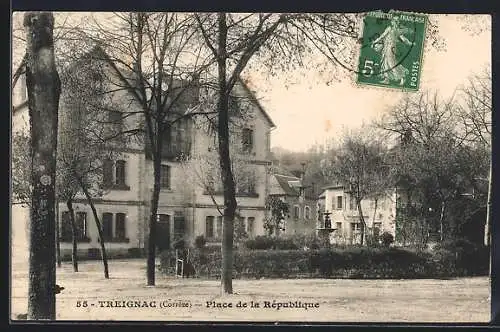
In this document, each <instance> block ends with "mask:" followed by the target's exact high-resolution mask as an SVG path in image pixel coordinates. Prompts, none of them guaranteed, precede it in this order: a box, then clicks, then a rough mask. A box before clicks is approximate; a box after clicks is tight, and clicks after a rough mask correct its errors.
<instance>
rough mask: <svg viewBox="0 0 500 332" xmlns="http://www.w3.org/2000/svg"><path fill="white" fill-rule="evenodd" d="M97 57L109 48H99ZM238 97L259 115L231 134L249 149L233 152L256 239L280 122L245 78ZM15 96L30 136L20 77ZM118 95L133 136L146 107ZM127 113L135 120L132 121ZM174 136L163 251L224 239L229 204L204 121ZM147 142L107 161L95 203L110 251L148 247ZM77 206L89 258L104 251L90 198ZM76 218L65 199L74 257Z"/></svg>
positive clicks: (161, 208) (115, 114) (119, 118)
mask: <svg viewBox="0 0 500 332" xmlns="http://www.w3.org/2000/svg"><path fill="white" fill-rule="evenodd" d="M93 52H103V51H102V50H100V49H98V48H96V49H95V50H94V51H93ZM104 55H105V54H104ZM90 57H92V53H91V54H90ZM96 58H99V59H101V60H102V59H104V60H102V61H104V62H105V63H104V66H103V68H104V69H103V70H106V71H107V73H108V74H109V75H115V76H121V77H123V75H118V74H119V69H118V68H117V67H116V66H115V65H114V64H113V63H109V61H108V62H106V61H107V60H106V59H108V58H107V57H105V56H103V54H102V53H101V54H98V57H96ZM63 88H64V87H63ZM191 92H192V93H190V94H189V96H190V97H189V98H192V100H188V101H186V100H184V101H183V102H181V106H180V107H179V109H180V112H184V111H185V108H186V107H188V105H187V104H189V103H191V104H192V103H193V102H196V99H197V98H198V96H197V95H196V94H198V93H199V89H193V91H191ZM232 94H233V95H235V96H238V97H242V98H244V99H245V100H247V101H248V104H249V105H250V106H249V107H247V109H246V112H247V113H248V114H250V115H251V116H248V117H246V118H245V121H242V122H241V121H240V124H239V125H237V124H236V123H238V121H234V122H231V128H230V130H231V138H232V139H233V141H234V142H233V145H232V147H233V146H239V147H241V148H242V149H237V148H234V149H233V150H234V151H239V152H241V153H242V154H243V157H242V158H239V157H235V158H236V159H239V160H240V161H241V160H243V162H241V166H240V168H242V169H243V170H242V171H238V170H235V177H236V182H237V185H236V187H237V188H236V189H237V197H236V198H237V203H238V209H237V215H238V218H239V221H240V222H241V223H243V224H244V225H245V231H246V232H247V234H248V235H249V236H255V235H260V234H264V232H265V230H264V227H263V225H264V218H265V215H266V210H265V198H266V196H267V195H268V182H269V178H268V173H269V172H268V168H269V165H270V164H271V163H270V158H269V157H270V131H271V129H272V128H273V127H275V125H274V124H273V122H272V120H271V119H270V117H269V115H268V114H267V113H266V112H265V110H264V109H263V108H262V106H261V105H260V104H259V102H258V101H257V100H256V98H255V97H254V95H253V93H252V92H251V91H250V89H249V88H248V87H247V86H246V85H245V84H244V83H243V82H242V81H241V80H240V81H239V82H238V84H237V85H236V86H235V88H234V89H233V92H232ZM13 96H14V97H13V109H14V112H13V132H16V131H24V132H27V131H29V118H28V111H27V104H26V87H25V83H24V78H22V77H21V79H20V80H19V83H18V85H17V87H16V91H14V92H13ZM110 98H112V99H113V100H114V101H115V104H121V105H122V107H120V108H116V109H114V110H112V111H106V112H107V117H108V118H109V120H110V122H112V123H113V125H114V126H117V127H119V128H120V129H121V130H123V131H126V130H127V129H129V128H133V127H137V125H138V124H141V123H144V119H143V118H142V115H141V112H140V110H141V109H140V105H139V104H138V102H137V100H134V96H133V95H132V93H130V92H128V91H124V90H123V89H121V90H119V89H117V91H116V92H114V93H113V94H112V96H111V97H110ZM71 105H72V104H71V101H68V100H66V99H65V98H61V102H60V107H59V113H60V128H61V125H62V126H64V124H65V123H67V121H66V122H65V121H64V119H65V117H66V118H71V117H73V115H74V110H73V109H72V106H71ZM135 111H136V112H135ZM120 112H122V113H120ZM124 113H127V114H131V115H127V116H124ZM248 114H247V115H248ZM168 135H169V136H168V137H165V142H166V143H165V145H164V149H163V155H162V161H161V170H162V172H161V191H160V197H159V205H158V216H157V218H158V219H157V220H158V226H157V231H156V239H157V244H158V247H159V248H160V249H165V248H169V247H171V246H172V244H173V243H174V241H176V240H178V239H184V240H185V241H186V242H187V243H192V242H193V240H194V238H195V237H196V236H199V235H203V236H205V238H206V239H207V241H208V242H213V243H216V242H218V241H219V240H220V237H221V228H222V227H221V226H222V217H221V214H220V212H219V211H220V210H222V208H221V207H222V206H223V197H222V191H221V190H220V188H221V185H220V183H219V182H218V179H219V178H220V175H218V173H217V171H218V167H217V165H218V163H217V162H216V160H213V158H216V156H217V155H216V154H214V153H215V152H216V151H214V147H215V145H214V142H216V138H215V136H214V135H213V134H211V133H208V132H207V131H206V130H205V127H204V125H203V123H202V121H201V120H200V121H198V120H197V119H196V117H194V118H186V119H185V120H182V121H177V122H176V124H175V125H172V127H171V130H169V131H168ZM146 142H147V140H132V141H130V142H129V141H127V143H126V144H124V145H118V146H116V148H115V150H116V151H115V153H114V158H113V160H105V161H103V165H102V169H103V179H102V181H103V188H104V189H105V190H104V191H103V195H102V196H99V197H96V198H95V199H94V202H95V206H96V209H97V214H98V216H99V217H100V219H101V223H102V229H103V235H104V238H105V239H106V247H107V248H108V249H109V251H110V252H122V253H127V252H130V251H134V250H137V249H140V250H142V249H143V248H146V247H147V239H148V236H147V235H148V220H149V215H150V206H151V196H152V190H153V164H152V160H151V155H150V153H149V152H150V147H149V146H148V144H146ZM179 156H187V157H188V158H179ZM211 159H212V160H211ZM214 161H215V162H214ZM207 165H208V166H210V165H212V166H213V167H208V166H207ZM210 179H211V180H210ZM210 188H212V189H211V190H210ZM74 201H75V203H74V209H75V216H76V224H77V228H78V238H79V241H78V242H79V243H78V248H79V252H80V254H82V255H86V254H87V253H89V254H90V253H92V254H97V250H98V248H99V242H98V231H97V227H96V224H95V222H94V217H93V214H92V211H91V208H90V206H89V205H88V204H87V201H86V199H85V196H83V195H82V194H80V193H79V194H78V195H77V196H76V198H75V200H74ZM27 215H28V214H27V213H26V210H24V211H21V209H19V208H16V209H15V211H13V218H12V219H13V223H16V224H17V225H18V226H17V228H18V229H20V228H19V225H20V224H23V225H25V223H22V222H21V220H26V219H27ZM68 217H69V215H68V208H67V206H66V204H65V202H63V201H60V202H59V205H58V221H59V225H60V227H59V230H60V239H61V252H62V254H63V255H66V254H69V252H70V250H71V243H70V242H71V228H70V223H69V218H68ZM23 227H24V226H23ZM18 233H19V232H18Z"/></svg>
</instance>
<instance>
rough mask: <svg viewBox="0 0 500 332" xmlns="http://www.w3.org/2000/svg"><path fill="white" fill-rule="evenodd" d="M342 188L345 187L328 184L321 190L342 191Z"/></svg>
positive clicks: (338, 184) (339, 184)
mask: <svg viewBox="0 0 500 332" xmlns="http://www.w3.org/2000/svg"><path fill="white" fill-rule="evenodd" d="M344 187H345V186H344V185H343V184H341V183H338V182H337V183H333V184H329V185H327V186H324V187H323V188H321V189H323V190H327V189H342V188H344Z"/></svg>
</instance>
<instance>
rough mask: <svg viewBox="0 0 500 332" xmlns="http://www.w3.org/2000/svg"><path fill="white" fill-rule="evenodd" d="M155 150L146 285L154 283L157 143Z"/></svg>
mask: <svg viewBox="0 0 500 332" xmlns="http://www.w3.org/2000/svg"><path fill="white" fill-rule="evenodd" d="M158 141H160V140H158ZM156 146H157V151H153V154H155V155H153V177H154V183H153V195H152V197H151V211H150V215H149V236H148V238H149V240H148V258H147V285H148V286H154V285H155V269H156V266H155V263H156V262H155V261H156V221H157V218H158V200H159V199H160V189H161V146H160V144H158V143H157V145H156Z"/></svg>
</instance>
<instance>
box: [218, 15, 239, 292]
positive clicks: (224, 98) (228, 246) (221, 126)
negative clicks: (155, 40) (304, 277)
mask: <svg viewBox="0 0 500 332" xmlns="http://www.w3.org/2000/svg"><path fill="white" fill-rule="evenodd" d="M218 24H219V36H218V47H217V49H218V57H217V67H218V89H219V91H218V101H217V111H218V127H217V133H218V141H219V142H218V143H219V145H218V150H219V163H220V168H221V178H222V184H223V187H224V220H223V225H222V248H221V250H222V272H221V287H222V289H221V291H222V294H232V293H233V240H234V217H235V214H236V207H237V203H236V198H235V183H234V177H233V172H232V170H231V157H230V154H229V111H228V110H229V104H228V101H229V92H230V91H228V85H227V77H226V69H227V68H226V58H227V52H226V43H227V24H226V14H224V13H219V14H218Z"/></svg>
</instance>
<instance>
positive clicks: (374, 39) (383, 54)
mask: <svg viewBox="0 0 500 332" xmlns="http://www.w3.org/2000/svg"><path fill="white" fill-rule="evenodd" d="M426 22H427V17H426V16H425V15H422V14H414V13H405V12H396V11H391V12H389V13H384V12H381V11H376V12H371V13H368V14H367V15H366V17H365V18H364V20H363V23H364V26H363V36H362V47H361V50H360V54H359V62H358V70H357V75H356V76H357V78H356V81H357V83H358V84H367V85H376V86H382V87H389V88H399V89H403V90H418V89H419V86H420V74H421V67H422V54H423V47H424V39H425V28H426Z"/></svg>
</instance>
